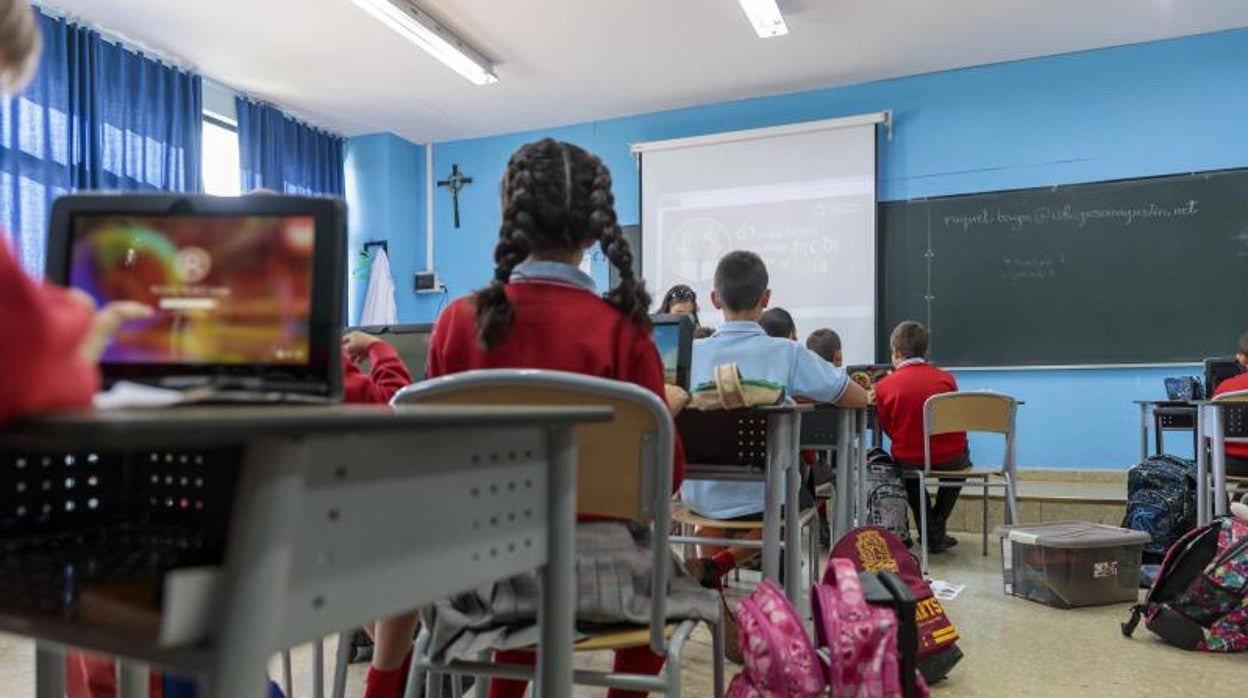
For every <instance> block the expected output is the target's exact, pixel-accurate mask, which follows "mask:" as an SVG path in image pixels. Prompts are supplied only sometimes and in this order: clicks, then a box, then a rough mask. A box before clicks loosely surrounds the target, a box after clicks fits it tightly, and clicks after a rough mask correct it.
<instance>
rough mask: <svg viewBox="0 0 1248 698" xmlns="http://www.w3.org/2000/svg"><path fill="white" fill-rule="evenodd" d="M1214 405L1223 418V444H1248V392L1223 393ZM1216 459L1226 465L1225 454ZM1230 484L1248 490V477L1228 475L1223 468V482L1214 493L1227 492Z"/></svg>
mask: <svg viewBox="0 0 1248 698" xmlns="http://www.w3.org/2000/svg"><path fill="white" fill-rule="evenodd" d="M1227 403H1232V404H1230V405H1228V404H1227ZM1213 404H1214V405H1215V406H1217V409H1218V410H1219V412H1220V413H1221V416H1222V419H1221V423H1222V442H1223V444H1225V443H1227V442H1230V443H1248V390H1236V391H1234V392H1230V393H1223V394H1221V395H1218V396H1216V397H1214V398H1213ZM1215 457H1221V458H1222V462H1223V463H1224V464H1225V463H1226V456H1225V453H1222V454H1220V456H1219V455H1217V454H1215ZM1228 484H1234V485H1236V486H1237V487H1238V489H1241V490H1243V489H1248V477H1236V476H1231V475H1227V474H1226V468H1225V467H1223V468H1222V481H1221V482H1216V483H1214V491H1215V492H1226V491H1227V485H1228Z"/></svg>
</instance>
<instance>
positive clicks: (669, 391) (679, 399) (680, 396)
mask: <svg viewBox="0 0 1248 698" xmlns="http://www.w3.org/2000/svg"><path fill="white" fill-rule="evenodd" d="M663 393H664V395H663V397H665V398H666V400H667V411H668V412H671V413H672V416H673V417H675V416H676V415H678V414H680V412H681V410H683V409H685V405H688V404H689V393H687V392H685V391H684V389H683V388H681V387H680V386H678V385H670V384H667V383H664V384H663Z"/></svg>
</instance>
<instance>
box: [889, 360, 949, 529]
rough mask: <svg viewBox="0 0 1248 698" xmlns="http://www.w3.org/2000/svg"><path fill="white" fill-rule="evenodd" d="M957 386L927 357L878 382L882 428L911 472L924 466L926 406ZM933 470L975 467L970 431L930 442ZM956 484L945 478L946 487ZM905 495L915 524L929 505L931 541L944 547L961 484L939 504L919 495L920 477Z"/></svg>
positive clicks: (908, 481) (944, 494)
mask: <svg viewBox="0 0 1248 698" xmlns="http://www.w3.org/2000/svg"><path fill="white" fill-rule="evenodd" d="M957 390H958V382H957V380H956V379H954V377H953V375H952V374H950V373H949V372H948V371H944V370H941V369H939V368H937V367H935V366H933V365H931V364H929V363H928V362H927V361H926V360H924V359H922V358H913V359H906V360H905V361H902V362H901V363H899V364H897V368H896V370H894V371H893V372H892V373H891V374H889V375H888V376H886V377H884V378H883V379H881V380H880V382H878V383H876V384H875V408H876V415H877V419H878V421H879V425H880V428H881V429H883V430H884V433H885V434H888V438H889V439H890V440H891V442H892V443H891V448H890V452H891V453H892V456H893V460H895V461H897V463H898V464H900V465H901V466H902V467H905V468H909V469H912V470H921V469H922V468H923V406H924V404H925V403H926V402H927V399H928V398H930V397H931V396H933V395H941V394H944V393H953V392H957ZM931 453H932V469H933V470H961V469H963V468H969V467H970V466H971V460H970V455H969V453H968V451H967V443H966V432H951V433H948V434H940V435H938V436H933V437H932V440H931ZM951 482H955V481H954V480H951V479H946V480H944V483H945V484H946V485H949V484H950V483H951ZM905 485H906V494H907V499H908V500H909V502H910V509H911V511H913V512H914V516H915V520H916V521H917V520H918V517H919V515H920V514H919V511H920V510H919V507H921V506H926V507H927V522H928V534H929V535H928V538H929V540H931V541H933V544H936V543H939V541H940V540H941V539H942V538H944V535H945V522H946V521H947V520H948V518H949V514H950V513H951V512H952V511H953V507H954V505H956V504H957V502H958V495H959V494H960V493H961V491H962V488H961V486H952V487H950V486H946V487H942V488H940V491H939V492H938V493H937V495H936V503H935V506H933V505H932V502H931V500H930V498H928V497H927V493H926V492H920V491H919V481H918V479H916V478H906V479H905Z"/></svg>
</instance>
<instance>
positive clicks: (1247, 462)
mask: <svg viewBox="0 0 1248 698" xmlns="http://www.w3.org/2000/svg"><path fill="white" fill-rule="evenodd" d="M1237 390H1248V373H1241V374H1239V375H1238V376H1234V377H1232V378H1227V379H1226V380H1224V381H1222V382H1221V383H1219V384H1218V387H1217V389H1216V390H1214V391H1213V395H1214V397H1217V396H1218V395H1222V394H1225V393H1233V392H1235V391H1237ZM1226 474H1227V475H1231V476H1234V477H1248V444H1243V443H1228V444H1226Z"/></svg>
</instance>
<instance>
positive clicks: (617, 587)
mask: <svg viewBox="0 0 1248 698" xmlns="http://www.w3.org/2000/svg"><path fill="white" fill-rule="evenodd" d="M576 553H577V559H576V596H577V598H576V618H577V625H578V628H577V630H578V632H579V633H580V636H581V637H585V636H587V635H588V634H589V633H590V632H591V631H593V630H595V629H606V628H611V627H619V626H627V625H640V626H645V625H647V624H648V623H649V622H650V599H651V595H652V589H651V588H650V586H651V584H650V582H651V577H650V574H651V562H652V561H653V559H654V557H653V535H652V533H651V530H650V527H649V526H645V525H642V524H639V523H636V522H624V521H594V522H584V523H579V524H577V526H576ZM667 560H668V564H669V565H670V568H669V574H668V588H667V590H666V591H667V606H666V608H667V618H668V621H678V620H708V621H714V620H718V618H719V616H720V601H719V594H718V593H717V592H715V591H713V590H710V589H704V588H703V587H701V586H700V585H699V584H698V583H697V582H696V581H694V579H693V578H692V577H690V576H689V575H688V573H686V572H685V570H684V567H683V566H682V565H680V564H679V562H678V561H677V559H676V557H675V556H674V555H670V554H669V555H668V556H667ZM538 590H539V578H538V575H537V573H529V574H523V575H520V576H517V577H512V578H511V579H507V580H504V581H501V582H496V583H494V584H491V585H488V586H484V587H481V588H478V589H476V590H473V591H470V592H466V593H463V594H459V595H457V596H454V597H452V598H449V599H445V600H443V601H440V602H438V603H436V604H434V605H433V606H430V607H428V608H425V609H423V610H422V612H421V615H422V617H423V620H424V622H425V624H426V627H427V628H429V631H430V644H429V654H430V656H431V658H432V659H433V660H434V661H437V662H442V661H449V660H453V659H463V658H472V657H473V656H475V655H476V654H477V653H479V652H482V651H485V650H491V649H517V648H521V647H528V646H531V645H534V644H536V643H537V640H538V635H539V632H538V627H537V625H536V623H537V607H538V605H539V603H540V601H541V597H540V595H539V591H538Z"/></svg>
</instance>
